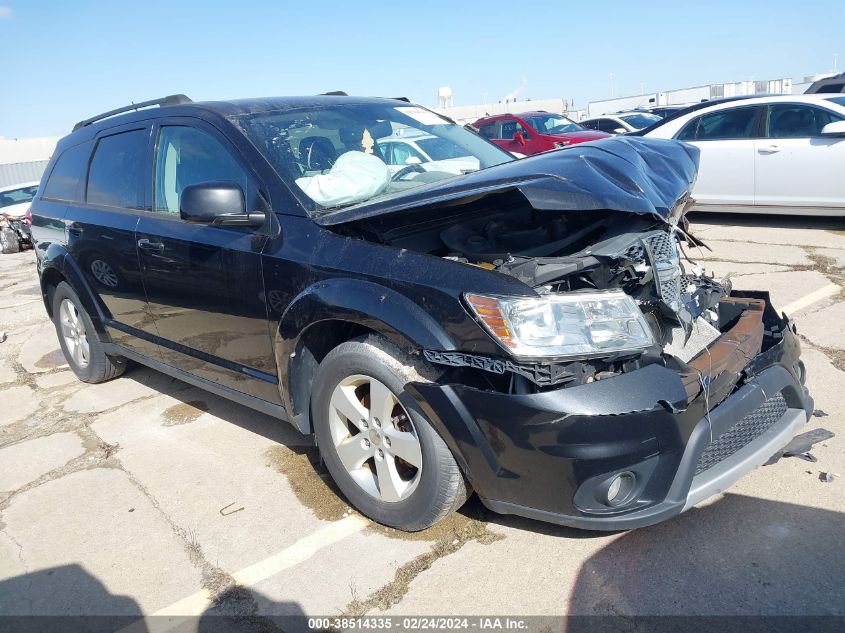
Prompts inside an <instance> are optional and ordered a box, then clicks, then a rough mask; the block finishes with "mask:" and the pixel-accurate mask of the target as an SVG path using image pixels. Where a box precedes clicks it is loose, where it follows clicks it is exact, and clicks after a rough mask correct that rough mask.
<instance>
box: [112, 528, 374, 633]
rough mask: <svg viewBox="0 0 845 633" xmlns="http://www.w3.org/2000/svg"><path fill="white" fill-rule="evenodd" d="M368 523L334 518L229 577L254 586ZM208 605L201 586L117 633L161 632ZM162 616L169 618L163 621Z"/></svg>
mask: <svg viewBox="0 0 845 633" xmlns="http://www.w3.org/2000/svg"><path fill="white" fill-rule="evenodd" d="M368 524H369V521H368V520H367V519H365V518H364V517H362V516H359V515H352V516H348V517H346V518H344V519H341V520H340V521H335V522H333V523H330V524H329V525H326V526H324V527H322V528H320V529H319V530H317V531H315V532H312V533H311V534H309V535H308V536H305V537H303V538H301V539H299V540H298V541H297V542H296V543H294V544H293V545H291V546H289V547H286V548H285V549H283V550H282V551H280V552H278V553H276V554H273V555H272V556H270V557H269V558H265V559H264V560H261V561H258V562H257V563H255V564H253V565H250V566H248V567H244V568H243V569H241V570H240V571H237V572H235V573H234V574H232V577H233V578H234V579H235V582H237V584H238V585H240V586H242V587H250V586H253V585H255V584H257V583H259V582H261V581H262V580H266V579H267V578H270V577H271V576H275V575H276V574H278V573H280V572H282V571H284V570H286V569H290V568H291V567H294V566H296V565H298V564H300V563H302V562H305V561H306V560H308V559H309V558H311V557H312V556H314V554H316V553H317V552H319V551H320V550H321V549H323V548H325V547H328V546H329V545H332V544H334V543H337V542H338V541H341V540H343V539H345V538H346V537H347V536H352V535H353V534H356V533H358V532H360V531H361V530H363V529H364V528H365V527H366V526H367V525H368ZM210 604H211V593H210V592H209V591H208V590H207V589H203V590H201V591H197V592H196V593H194V594H192V595H190V596H188V597H187V598H183V599H182V600H179V601H177V602H174V603H173V604H171V605H169V606H166V607H164V608H162V609H159V610H158V611H156V612H155V613H151V614H149V615H148V616H146V617H152V618H154V619H155V620H156V622H154V623H153V622H149V621H147V622H145V621H144V620H143V619H140V620H138V621H136V622H133V623H132V624H130V625H129V626H126V627H125V628H123V629H121V630H120V631H119V632H118V633H133V632H135V631H147V630H148V628H147V627H149V630H155V631H156V632H161V633H163V632H164V631H169V630H172V629H173V628H176V627H178V626H179V625H180V624H181V623H182V619H183V618H187V617H197V616H199V615H201V614H202V613H203V612H204V611H205V610H206V609H207V608H208V607H209V606H210ZM161 616H164V617H161ZM165 618H170V619H169V620H165Z"/></svg>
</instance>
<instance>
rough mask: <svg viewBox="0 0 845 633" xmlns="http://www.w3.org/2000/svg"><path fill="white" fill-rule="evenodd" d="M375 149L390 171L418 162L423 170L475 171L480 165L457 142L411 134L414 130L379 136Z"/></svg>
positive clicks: (454, 172)
mask: <svg viewBox="0 0 845 633" xmlns="http://www.w3.org/2000/svg"><path fill="white" fill-rule="evenodd" d="M403 132H406V133H403ZM378 150H379V152H380V154H381V157H382V159H383V160H384V162H385V163H387V166H388V168H389V169H390V170H391V172H397V171H399V170H400V169H404V168H405V167H408V166H410V165H420V167H422V169H424V170H425V171H445V172H449V173H452V174H464V173H468V172H471V171H478V166H479V165H478V159H477V158H474V157H472V156H468V155H467V152H466V150H464V149H463V148H461V147H460V146H459V145H457V144H456V143H452V142H451V141H450V140H448V139H445V138H441V137H439V136H434V135H431V134H414V131H413V130H407V131H406V130H397V131H395V132H394V133H393V134H391V135H390V136H385V137H383V138H380V139H378Z"/></svg>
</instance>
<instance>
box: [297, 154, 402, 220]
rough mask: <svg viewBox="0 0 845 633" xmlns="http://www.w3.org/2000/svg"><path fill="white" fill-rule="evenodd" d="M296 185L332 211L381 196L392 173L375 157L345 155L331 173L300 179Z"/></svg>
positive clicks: (335, 164) (336, 162) (336, 163)
mask: <svg viewBox="0 0 845 633" xmlns="http://www.w3.org/2000/svg"><path fill="white" fill-rule="evenodd" d="M296 184H297V185H299V187H300V188H301V189H302V190H303V191H304V192H305V193H306V194H307V195H308V196H309V197H310V198H311V199H312V200H314V201H316V202H318V203H319V204H321V205H323V206H325V207H332V206H336V205H339V204H350V203H354V202H360V201H362V200H366V199H368V198H372V197H373V196H376V195H378V194H380V193H382V192H383V191H384V190H385V189H387V186H388V185H389V184H390V170H388V168H387V165H385V164H384V162H383V161H382V160H381V159H379V158H376V157H375V156H373V155H372V154H365V153H364V152H355V151H352V152H346V153H345V154H342V155H341V156H340V157H339V158H338V159H337V160H336V161H335V163H334V165H332V168H331V169H330V170H329V171H328V173H325V174H317V175H316V176H304V177H302V178H297V179H296Z"/></svg>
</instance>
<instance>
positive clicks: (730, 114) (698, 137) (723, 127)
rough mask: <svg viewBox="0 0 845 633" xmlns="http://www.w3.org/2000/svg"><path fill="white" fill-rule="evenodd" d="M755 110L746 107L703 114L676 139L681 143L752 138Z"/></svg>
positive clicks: (688, 124) (754, 108)
mask: <svg viewBox="0 0 845 633" xmlns="http://www.w3.org/2000/svg"><path fill="white" fill-rule="evenodd" d="M757 109H758V108H757V107H756V106H748V107H744V108H728V109H725V110H719V111H718V112H711V113H710V114H704V115H702V116H700V117H698V118H697V119H693V120H692V121H690V122H689V123H687V125H686V127H684V129H683V130H681V132H680V134H678V136H677V138H678V139H679V140H681V141H717V140H725V139H746V138H754V127H755V126H754V122H755V120H756V117H755V116H754V115H755V114H756V113H757Z"/></svg>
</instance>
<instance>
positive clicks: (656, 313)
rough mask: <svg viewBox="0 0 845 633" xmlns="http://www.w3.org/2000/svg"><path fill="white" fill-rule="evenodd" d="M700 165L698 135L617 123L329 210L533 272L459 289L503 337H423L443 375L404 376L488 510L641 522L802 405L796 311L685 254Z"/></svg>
mask: <svg viewBox="0 0 845 633" xmlns="http://www.w3.org/2000/svg"><path fill="white" fill-rule="evenodd" d="M696 167H697V153H696V150H695V149H694V148H690V147H688V146H684V145H681V144H678V143H672V142H670V143H653V142H648V141H647V140H643V139H625V138H618V139H612V140H609V141H604V142H602V143H598V144H595V145H590V144H587V145H582V146H579V147H577V148H573V149H570V150H565V151H561V152H553V153H550V154H547V155H540V156H536V157H532V158H530V159H525V160H521V161H516V162H515V163H510V164H506V165H502V166H499V167H496V168H491V169H488V170H485V172H493V173H492V174H491V173H485V172H478V173H476V174H472V175H470V176H468V177H467V178H466V179H465V180H464V181H462V182H460V183H450V184H448V185H438V186H435V187H430V188H427V189H426V190H424V191H420V190H417V191H415V192H414V200H412V201H409V200H407V196H406V197H403V198H400V199H397V200H395V201H393V204H392V205H391V201H380V202H379V203H378V204H376V205H360V206H358V207H354V208H351V209H346V210H344V211H342V212H340V213H341V215H339V216H336V217H331V216H327V217H326V218H323V219H322V221H321V223H322V224H324V225H326V226H329V227H331V228H332V230H334V231H337V232H339V233H342V234H344V235H347V236H349V237H356V238H359V239H367V240H370V241H374V242H380V243H382V244H387V245H391V246H394V247H396V248H400V249H406V250H410V251H416V252H423V253H427V254H429V255H433V256H437V257H440V258H442V259H445V260H450V261H453V262H456V263H458V264H461V265H465V266H472V267H475V268H481V269H485V270H488V271H489V272H490V274H491V275H505V276H508V277H510V278H515V279H517V280H519V281H520V282H522V283H523V284H524V286H525V292H524V294H523V295H521V296H518V297H514V296H500V295H497V294H496V293H490V292H486V293H477V292H475V291H474V289H473V288H461V289H458V290H457V294H459V296H460V300H461V301H462V302H463V305H464V308H465V310H466V311H467V312H468V313H469V314H471V315H472V316H473V317H474V319H475V320H476V322H477V323H478V325H479V326H480V327H482V328H483V329H484V330H485V331H486V332H487V333H488V334H489V335H490V336H491V337H492V338H493V339H494V340H495V341H496V342H497V343H498V344H499V347H500V348H501V353H500V354H497V355H491V354H477V353H475V351H474V350H473V349H472V348H471V347H469V346H467V347H464V348H462V349H456V350H435V349H428V350H422V354H423V355H424V357H425V359H426V360H427V361H428V362H429V363H431V364H433V365H436V366H439V367H440V368H441V369H443V375H442V377H441V379H440V380H439V381H438V382H437V383H428V384H414V385H410V386H409V388H408V390H409V392H411V393H412V394H414V397H415V398H416V404H417V406H419V407H420V408H421V409H422V410H423V411H424V413H425V414H426V415H427V417H428V418H429V419H432V420H434V421H435V423H436V424H439V425H441V426H442V427H443V428H444V429H446V430H447V431H448V433H449V434H450V435H451V436H452V437H455V438H458V439H457V446H456V449H457V450H458V451H459V452H460V453H461V455H462V459H463V461H464V462H465V463H464V466H465V469H466V471H467V473H468V476H469V477H470V479H471V480H472V484H473V486H474V488H475V489H476V490H477V491H478V493H479V495H480V496H481V497H482V499H483V500H484V501H485V503H487V504H488V505H489V506H490V507H492V508H493V509H495V510H497V511H499V512H506V513H516V514H522V515H526V516H532V517H535V518H540V519H543V520H548V521H554V522H558V523H563V524H566V525H573V526H577V527H588V528H593V529H620V528H626V527H636V526H640V525H647V524H650V523H654V522H657V521H659V520H661V519H663V518H666V517H667V516H671V515H672V514H677V513H678V512H681V511H682V510H684V509H686V508H688V507H690V506H691V505H693V504H694V503H696V502H698V501H700V500H701V499H703V498H705V497H706V496H709V495H711V494H713V493H715V492H716V491H718V490H723V489H724V488H725V487H726V486H728V485H730V484H731V483H732V482H733V481H735V480H736V479H737V478H738V477H739V476H741V475H742V474H743V473H744V472H745V471H747V470H748V469H750V468H751V467H754V466H756V465H759V464H760V463H763V462H764V461H765V460H766V459H768V457H770V456H771V454H773V453H774V452H775V451H777V450H778V449H779V448H780V447H781V446H782V445H783V444H786V442H788V441H789V439H791V437H792V434H794V432H795V430H796V429H797V428H798V427H799V426H800V425H801V424H803V423H805V422H806V420H807V417H808V414H809V412H810V411H811V410H812V400H811V398H810V397H809V395H808V393H807V390H806V389H805V388H804V386H803V383H804V369H803V365H802V363H801V361H800V359H799V356H800V346H799V343H798V340H797V337H796V335H795V333H794V327H793V326H792V325H791V324H790V323H789V321H788V320H787V319H786V317H785V316H782V317H781V316H778V314H777V313H776V312H775V310H774V308H773V307H772V306H771V303H770V302H769V299H768V295H767V293H764V292H737V291H734V290H733V289H732V287H731V283H730V280H729V279H715V278H714V277H713V276H709V275H707V274H705V271H704V269H703V268H702V267H701V266H699V265H698V264H696V263H695V261H694V258H693V257H691V253H692V252H693V251H694V250H695V249H700V248H703V247H704V245H703V244H702V243H701V242H700V241H699V240H697V239H696V238H694V237H693V236H692V235H690V232H689V229H688V225H687V223H686V220H685V218H684V212H685V210H686V208H687V207H688V206H689V205H690V204H691V199H690V198H689V191H690V189H691V187H692V184H693V182H694V179H695V174H696ZM443 283H444V285H447V286H448V285H450V284H452V283H454V281H453V280H443ZM509 287H511V286H509Z"/></svg>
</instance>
